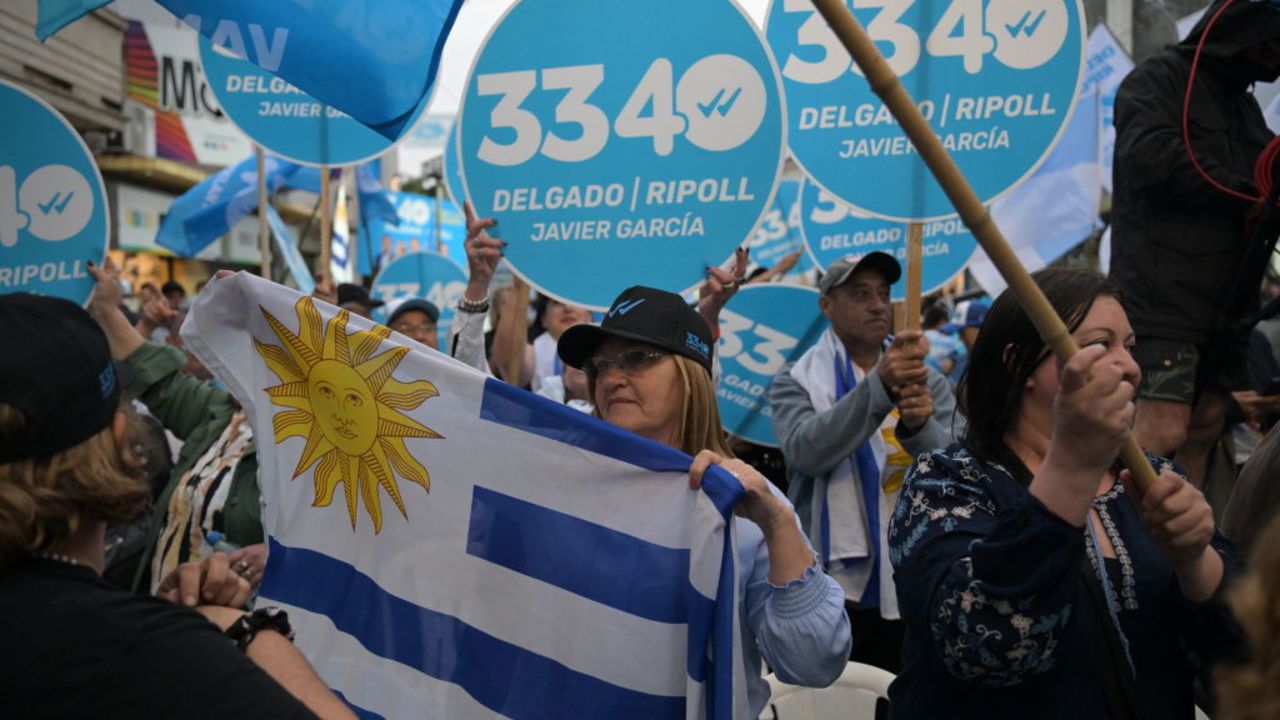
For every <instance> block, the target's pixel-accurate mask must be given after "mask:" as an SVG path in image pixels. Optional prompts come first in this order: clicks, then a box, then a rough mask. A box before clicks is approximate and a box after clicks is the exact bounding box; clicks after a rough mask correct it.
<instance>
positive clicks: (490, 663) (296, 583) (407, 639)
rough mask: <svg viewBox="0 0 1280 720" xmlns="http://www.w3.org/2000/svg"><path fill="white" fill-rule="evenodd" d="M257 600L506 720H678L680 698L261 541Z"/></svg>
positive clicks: (327, 560) (337, 563)
mask: <svg viewBox="0 0 1280 720" xmlns="http://www.w3.org/2000/svg"><path fill="white" fill-rule="evenodd" d="M267 542H268V544H269V546H270V547H269V552H270V554H269V556H268V557H269V558H270V560H269V562H268V569H267V573H266V579H265V580H264V581H263V585H262V596H263V597H264V598H266V599H268V600H276V601H279V602H282V603H286V604H289V605H293V606H296V607H299V608H302V609H304V610H307V611H310V612H314V613H318V614H321V615H325V616H327V617H328V618H329V619H330V621H332V622H333V624H334V626H335V627H337V628H338V630H340V631H342V632H345V633H347V634H349V635H351V636H352V637H354V638H355V639H356V640H358V641H359V642H360V644H361V645H363V646H364V647H365V648H366V649H368V650H369V651H370V652H372V653H374V654H376V655H379V656H381V657H383V658H387V659H389V660H394V661H396V662H399V663H402V664H404V665H406V666H408V667H410V668H413V669H415V670H418V671H419V672H422V673H425V674H426V675H429V676H431V677H433V678H436V679H438V680H442V681H445V682H451V683H454V684H456V685H458V686H459V687H461V688H462V689H464V690H465V691H466V692H467V694H469V695H470V696H471V697H473V698H475V700H476V701H477V702H479V703H480V704H481V705H483V706H485V707H487V708H489V709H490V710H493V711H494V712H497V713H501V714H502V715H505V716H507V717H509V718H512V719H513V720H541V719H542V718H546V719H547V720H552V719H553V718H583V720H587V719H592V720H594V719H596V718H602V717H608V718H619V719H622V720H626V719H629V718H635V719H636V720H641V719H642V718H673V719H678V718H683V717H685V707H684V706H685V700H684V698H683V697H665V696H660V695H652V694H649V693H644V692H639V691H637V690H632V689H629V688H625V687H619V686H617V685H613V684H611V683H608V682H605V681H604V680H601V679H599V678H595V677H592V676H590V675H587V674H585V673H581V672H578V671H576V670H572V669H570V668H568V667H565V666H564V665H562V664H561V663H559V662H557V661H556V660H554V659H552V658H549V657H545V656H543V655H539V654H537V653H535V652H532V651H530V650H526V649H524V648H522V647H519V646H517V645H513V644H511V643H509V642H506V641H504V640H500V639H498V638H496V637H494V636H492V635H489V634H488V633H485V632H483V631H481V630H479V629H477V628H474V627H471V626H469V625H467V624H466V623H464V622H462V621H461V620H459V619H458V618H455V617H453V616H450V615H446V614H444V613H440V612H436V611H433V610H428V609H426V608H423V607H419V606H417V605H414V604H413V603H410V602H408V601H407V600H404V599H402V598H399V597H396V596H394V595H392V594H390V593H388V592H386V591H385V590H383V589H382V588H380V587H378V585H377V583H375V582H374V581H373V580H372V579H371V578H369V577H368V576H367V575H365V574H364V573H361V572H360V571H359V570H357V569H356V568H354V567H352V566H351V565H350V564H348V563H345V562H343V561H341V560H337V559H335V558H332V557H329V556H327V555H324V554H322V553H318V552H315V551H314V550H307V549H305V548H291V547H286V546H284V545H281V544H280V542H279V541H277V540H276V539H275V538H274V537H269V538H268V539H267Z"/></svg>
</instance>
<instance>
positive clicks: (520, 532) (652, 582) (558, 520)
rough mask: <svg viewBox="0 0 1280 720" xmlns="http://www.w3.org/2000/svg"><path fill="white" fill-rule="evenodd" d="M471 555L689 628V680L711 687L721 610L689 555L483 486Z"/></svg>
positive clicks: (477, 495)
mask: <svg viewBox="0 0 1280 720" xmlns="http://www.w3.org/2000/svg"><path fill="white" fill-rule="evenodd" d="M575 412H577V411H575ZM467 553H468V554H469V555H473V556H475V557H478V558H481V559H483V560H488V561H489V562H491V563H494V564H496V565H501V566H502V567H504V568H507V569H508V570H513V571H515V572H518V573H520V574H521V575H525V576H528V577H532V578H535V579H537V580H541V581H543V582H545V583H548V584H550V585H554V586H556V587H558V588H560V589H562V590H567V591H568V592H571V593H573V594H575V595H578V596H581V597H584V598H587V599H589V600H594V601H596V602H598V603H601V604H603V605H607V606H609V607H611V608H613V609H615V610H619V611H621V612H625V613H628V614H631V615H636V616H638V617H642V618H645V619H647V620H654V621H657V622H665V623H675V624H686V623H687V624H688V637H689V641H688V645H687V647H688V657H687V658H686V664H687V672H688V674H689V677H691V678H693V680H694V681H695V682H703V681H705V680H706V678H707V671H708V667H709V664H710V663H709V660H708V658H707V653H706V648H707V642H708V641H709V639H710V637H711V629H712V622H713V620H714V618H715V610H716V607H715V602H714V601H713V600H712V599H710V598H708V597H706V596H704V595H703V594H702V593H700V592H698V591H697V590H696V589H695V588H694V587H693V585H691V584H690V583H689V551H688V550H675V549H672V548H666V547H663V546H661V545H657V544H655V543H651V542H649V541H647V540H642V539H640V538H637V537H633V536H631V535H627V534H626V533H621V532H618V531H617V530H612V529H610V528H607V527H604V526H603V525H597V524H595V523H593V522H589V521H586V520H583V519H581V518H577V517H574V516H572V515H568V514H565V513H562V512H559V511H556V510H551V509H550V508H545V507H541V506H539V505H535V504H533V503H530V502H526V501H524V500H520V499H519V498H514V497H511V496H510V495H504V494H502V493H499V492H495V491H493V490H490V489H488V488H483V487H480V486H478V485H477V486H476V487H475V489H474V490H473V491H472V495H471V522H470V525H469V526H468V531H467ZM637 568H642V569H643V570H641V571H637Z"/></svg>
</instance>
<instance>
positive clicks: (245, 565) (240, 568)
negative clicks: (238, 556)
mask: <svg viewBox="0 0 1280 720" xmlns="http://www.w3.org/2000/svg"><path fill="white" fill-rule="evenodd" d="M248 569H249V563H248V562H246V561H244V560H241V561H240V562H238V563H236V572H241V573H243V572H244V571H245V570H248Z"/></svg>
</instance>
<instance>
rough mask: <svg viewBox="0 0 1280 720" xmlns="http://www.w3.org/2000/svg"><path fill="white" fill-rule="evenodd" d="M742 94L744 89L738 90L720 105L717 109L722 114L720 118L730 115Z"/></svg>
mask: <svg viewBox="0 0 1280 720" xmlns="http://www.w3.org/2000/svg"><path fill="white" fill-rule="evenodd" d="M741 94H742V88H738V89H737V90H734V91H733V94H732V95H730V96H729V97H728V98H727V99H726V100H725V101H724V102H722V103H720V107H719V108H717V110H718V111H719V112H720V117H724V116H725V115H728V114H729V109H730V108H732V107H733V104H734V103H735V102H737V101H738V96H739V95H741Z"/></svg>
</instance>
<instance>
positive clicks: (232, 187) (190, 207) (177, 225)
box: [156, 155, 298, 257]
mask: <svg viewBox="0 0 1280 720" xmlns="http://www.w3.org/2000/svg"><path fill="white" fill-rule="evenodd" d="M266 164H267V168H266V175H265V177H266V181H267V193H268V194H270V193H274V192H275V191H276V190H278V189H280V186H281V185H282V184H283V183H284V181H285V180H286V179H288V177H289V176H290V175H292V174H293V173H294V172H295V171H297V169H298V165H295V164H294V163H291V162H288V161H287V160H281V159H280V158H277V157H272V156H270V155H268V156H266ZM257 207H258V164H257V160H256V159H255V158H253V157H249V158H245V159H244V160H241V161H240V162H239V163H237V164H236V165H234V166H232V167H227V168H223V169H221V170H219V171H218V172H216V173H214V174H213V175H210V176H209V177H207V178H205V179H204V181H203V182H201V183H200V184H199V185H196V186H195V187H193V188H191V189H190V190H188V191H186V192H185V193H183V194H182V195H181V196H179V197H178V198H177V199H175V200H174V201H173V204H172V205H170V206H169V212H168V213H166V214H165V216H164V221H163V222H162V223H160V229H159V230H157V231H156V244H158V245H160V246H161V247H166V248H168V249H170V250H172V251H174V252H175V253H177V254H179V255H181V256H183V257H194V256H195V255H196V254H197V253H199V252H200V251H201V250H203V249H205V247H207V246H208V245H209V243H211V242H213V241H214V240H217V239H218V238H220V237H222V236H223V235H226V234H227V232H228V231H230V230H231V227H232V226H233V225H235V224H236V223H237V222H239V221H240V219H241V218H243V217H244V216H246V215H248V214H249V213H251V212H253V211H254V210H255V209H256V208H257Z"/></svg>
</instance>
